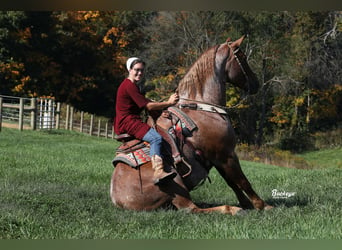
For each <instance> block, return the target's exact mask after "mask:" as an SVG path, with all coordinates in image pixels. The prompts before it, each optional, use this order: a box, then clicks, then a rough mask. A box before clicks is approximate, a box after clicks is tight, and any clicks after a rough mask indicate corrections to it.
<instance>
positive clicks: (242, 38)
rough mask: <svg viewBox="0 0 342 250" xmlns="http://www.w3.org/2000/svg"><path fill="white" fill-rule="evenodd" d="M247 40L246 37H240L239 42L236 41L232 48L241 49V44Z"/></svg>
mask: <svg viewBox="0 0 342 250" xmlns="http://www.w3.org/2000/svg"><path fill="white" fill-rule="evenodd" d="M244 39H245V36H242V37H240V38H239V39H238V40H236V41H235V42H233V43H232V45H231V46H232V47H240V45H241V43H242V42H243V40H244Z"/></svg>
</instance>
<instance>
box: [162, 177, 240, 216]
mask: <svg viewBox="0 0 342 250" xmlns="http://www.w3.org/2000/svg"><path fill="white" fill-rule="evenodd" d="M160 190H162V191H163V192H165V193H167V194H168V195H169V196H171V197H172V201H171V202H172V204H173V205H174V206H175V207H176V208H177V209H179V210H185V211H188V212H190V213H211V212H220V213H223V214H231V215H235V214H236V213H238V212H239V211H240V210H242V209H241V208H239V207H234V206H228V205H222V206H216V207H210V208H200V207H198V206H197V205H196V204H195V203H193V201H192V200H191V197H190V193H189V191H188V189H187V188H186V187H185V185H184V184H183V182H182V180H181V179H180V177H179V176H177V177H176V178H175V179H174V180H173V181H171V182H169V183H168V185H166V186H163V185H160Z"/></svg>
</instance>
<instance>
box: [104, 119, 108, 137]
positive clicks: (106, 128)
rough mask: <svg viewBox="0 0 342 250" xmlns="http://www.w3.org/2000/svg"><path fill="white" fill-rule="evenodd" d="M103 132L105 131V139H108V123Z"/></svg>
mask: <svg viewBox="0 0 342 250" xmlns="http://www.w3.org/2000/svg"><path fill="white" fill-rule="evenodd" d="M105 131H106V132H105V133H106V135H105V137H106V138H108V122H106V127H105Z"/></svg>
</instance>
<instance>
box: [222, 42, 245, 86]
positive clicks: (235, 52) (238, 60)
mask: <svg viewBox="0 0 342 250" xmlns="http://www.w3.org/2000/svg"><path fill="white" fill-rule="evenodd" d="M231 44H232V42H227V45H228V47H229V48H230V50H232V51H233V56H234V58H235V60H236V62H237V63H238V64H239V66H240V69H241V71H242V73H243V74H244V76H245V78H246V81H248V80H249V77H248V75H247V73H246V71H245V69H244V68H243V66H242V64H241V61H240V59H239V57H238V55H237V53H238V52H239V51H240V47H238V48H237V49H235V50H233V48H232V47H231V46H230V45H231ZM248 92H249V88H248Z"/></svg>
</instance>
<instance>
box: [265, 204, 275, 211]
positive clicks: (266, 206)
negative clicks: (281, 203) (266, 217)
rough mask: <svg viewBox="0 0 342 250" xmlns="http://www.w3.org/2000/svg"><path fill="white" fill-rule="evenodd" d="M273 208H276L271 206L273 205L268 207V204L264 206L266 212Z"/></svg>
mask: <svg viewBox="0 0 342 250" xmlns="http://www.w3.org/2000/svg"><path fill="white" fill-rule="evenodd" d="M272 208H274V207H273V206H271V205H267V204H266V205H265V206H264V210H266V211H267V210H271V209H272Z"/></svg>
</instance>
